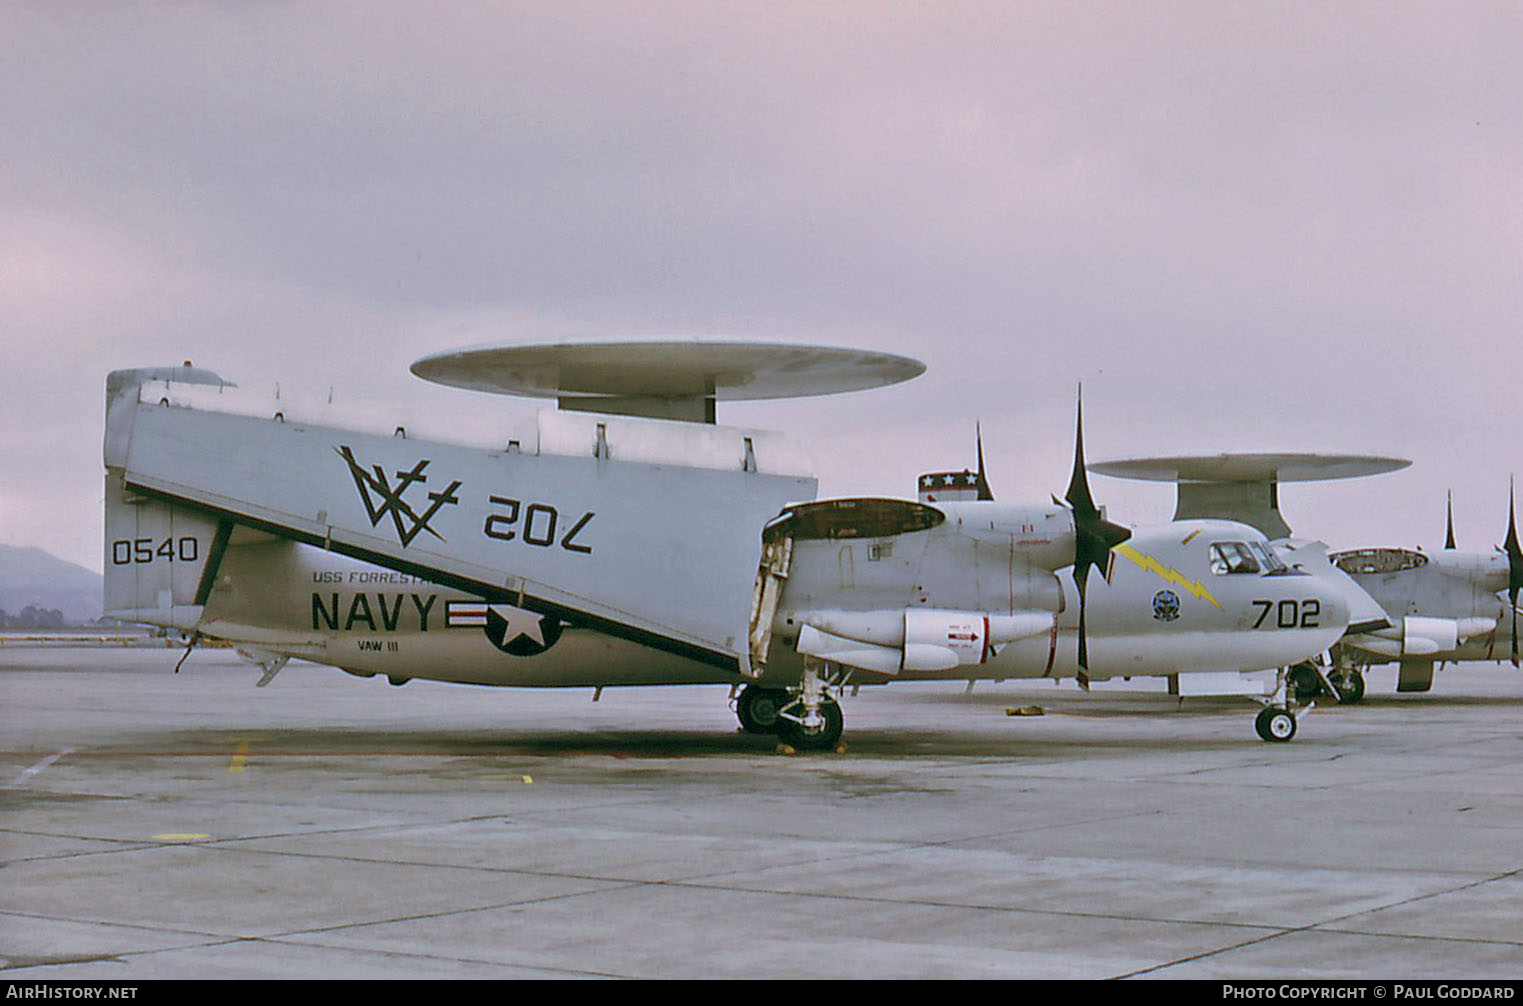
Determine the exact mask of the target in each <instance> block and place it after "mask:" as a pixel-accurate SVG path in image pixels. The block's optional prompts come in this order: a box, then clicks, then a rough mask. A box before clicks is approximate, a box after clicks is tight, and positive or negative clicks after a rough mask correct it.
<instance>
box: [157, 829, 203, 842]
mask: <svg viewBox="0 0 1523 1006" xmlns="http://www.w3.org/2000/svg"><path fill="white" fill-rule="evenodd" d="M149 838H150V839H151V840H152V841H155V842H202V841H205V840H206V839H208V838H211V836H210V835H208V834H206V833H205V832H200V831H184V832H170V833H168V834H165V835H150V836H149Z"/></svg>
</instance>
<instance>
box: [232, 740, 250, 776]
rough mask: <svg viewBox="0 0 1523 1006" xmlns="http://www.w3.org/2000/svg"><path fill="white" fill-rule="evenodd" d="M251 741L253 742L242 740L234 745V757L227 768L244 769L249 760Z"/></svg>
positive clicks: (239, 770)
mask: <svg viewBox="0 0 1523 1006" xmlns="http://www.w3.org/2000/svg"><path fill="white" fill-rule="evenodd" d="M251 743H253V742H252V741H249V740H241V741H239V742H238V743H237V744H236V745H235V746H234V747H233V757H232V758H230V759H229V760H228V763H227V770H228V771H229V772H242V771H243V768H244V766H245V765H247V764H248V761H249V745H250V744H251Z"/></svg>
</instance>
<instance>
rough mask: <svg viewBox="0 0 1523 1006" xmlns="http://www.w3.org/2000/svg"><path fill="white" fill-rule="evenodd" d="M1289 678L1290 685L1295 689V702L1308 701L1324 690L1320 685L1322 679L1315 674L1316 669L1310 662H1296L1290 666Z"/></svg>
mask: <svg viewBox="0 0 1523 1006" xmlns="http://www.w3.org/2000/svg"><path fill="white" fill-rule="evenodd" d="M1289 680H1290V686H1291V687H1292V688H1294V689H1295V690H1296V701H1297V702H1310V701H1311V700H1312V699H1314V698H1316V697H1317V696H1318V695H1321V694H1322V693H1323V691H1325V689H1324V688H1323V687H1322V679H1321V678H1319V677H1318V676H1317V669H1316V668H1315V667H1313V666H1312V665H1311V664H1297V665H1296V666H1294V667H1292V668H1291V669H1290V675H1289Z"/></svg>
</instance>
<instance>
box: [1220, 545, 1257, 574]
mask: <svg viewBox="0 0 1523 1006" xmlns="http://www.w3.org/2000/svg"><path fill="white" fill-rule="evenodd" d="M1211 572H1213V573H1215V574H1216V575H1217V576H1230V575H1232V574H1235V573H1257V572H1259V560H1258V559H1257V558H1255V557H1254V554H1253V550H1252V549H1250V548H1249V547H1248V545H1247V544H1246V543H1245V542H1241V541H1219V542H1217V543H1216V544H1214V545H1212V546H1211Z"/></svg>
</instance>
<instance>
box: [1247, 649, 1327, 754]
mask: <svg viewBox="0 0 1523 1006" xmlns="http://www.w3.org/2000/svg"><path fill="white" fill-rule="evenodd" d="M1320 673H1321V671H1320V668H1319V667H1317V666H1316V665H1312V664H1300V665H1297V666H1296V667H1282V668H1280V673H1279V675H1278V676H1277V678H1276V680H1275V689H1274V695H1273V696H1271V697H1270V698H1269V700H1268V701H1267V702H1266V704H1265V706H1264V708H1263V709H1260V710H1259V714H1258V716H1256V717H1254V720H1253V729H1254V730H1255V731H1256V732H1257V733H1258V735H1259V738H1260V739H1261V740H1266V741H1268V742H1269V743H1271V744H1283V743H1285V742H1286V741H1288V740H1290V739H1291V738H1292V737H1294V736H1295V735H1296V724H1297V720H1298V718H1299V717H1300V716H1301V714H1302V713H1305V712H1310V711H1311V710H1312V709H1313V708H1314V707H1315V706H1316V703H1315V702H1308V703H1307V704H1306V705H1304V706H1303V705H1301V703H1300V701H1298V700H1300V699H1301V698H1303V695H1302V688H1301V685H1302V684H1303V683H1304V681H1305V677H1306V675H1307V674H1318V675H1319V676H1320ZM1318 687H1319V688H1320V682H1319V685H1318Z"/></svg>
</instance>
